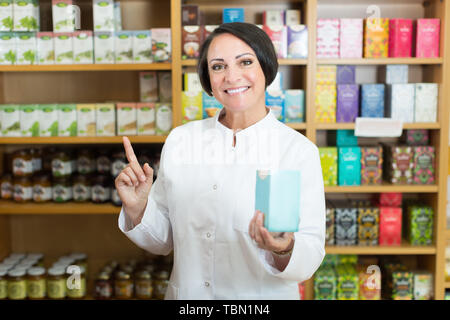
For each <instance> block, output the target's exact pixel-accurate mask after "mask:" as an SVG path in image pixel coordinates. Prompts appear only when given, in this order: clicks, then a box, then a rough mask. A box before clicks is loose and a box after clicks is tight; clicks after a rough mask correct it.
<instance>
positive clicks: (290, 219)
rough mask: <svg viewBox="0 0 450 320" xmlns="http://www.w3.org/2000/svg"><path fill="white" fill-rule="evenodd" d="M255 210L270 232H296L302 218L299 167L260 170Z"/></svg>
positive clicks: (258, 171) (257, 175) (257, 180)
mask: <svg viewBox="0 0 450 320" xmlns="http://www.w3.org/2000/svg"><path fill="white" fill-rule="evenodd" d="M255 210H259V211H261V212H262V213H264V227H265V228H266V229H267V230H269V231H270V232H296V231H298V224H299V221H300V171H296V170H277V171H272V172H271V171H270V170H257V171H256V188H255Z"/></svg>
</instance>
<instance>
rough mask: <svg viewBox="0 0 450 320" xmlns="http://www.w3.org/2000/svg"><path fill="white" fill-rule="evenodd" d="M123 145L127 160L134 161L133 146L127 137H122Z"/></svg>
mask: <svg viewBox="0 0 450 320" xmlns="http://www.w3.org/2000/svg"><path fill="white" fill-rule="evenodd" d="M122 140H123V147H124V148H125V154H126V155H127V159H128V162H130V163H131V162H136V161H137V158H136V155H135V154H134V150H133V147H132V146H131V142H130V139H128V137H123V139H122Z"/></svg>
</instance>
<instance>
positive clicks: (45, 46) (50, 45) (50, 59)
mask: <svg viewBox="0 0 450 320" xmlns="http://www.w3.org/2000/svg"><path fill="white" fill-rule="evenodd" d="M0 37H1V36H0ZM36 38H37V57H38V64H55V45H54V42H53V32H37V33H36Z"/></svg>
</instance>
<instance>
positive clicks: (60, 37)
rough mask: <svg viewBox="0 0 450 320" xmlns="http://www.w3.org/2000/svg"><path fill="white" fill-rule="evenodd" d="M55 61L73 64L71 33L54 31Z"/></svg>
mask: <svg viewBox="0 0 450 320" xmlns="http://www.w3.org/2000/svg"><path fill="white" fill-rule="evenodd" d="M53 41H54V44H55V63H56V64H73V41H72V33H69V32H65V33H54V38H53Z"/></svg>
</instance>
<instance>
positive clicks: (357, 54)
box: [339, 19, 363, 58]
mask: <svg viewBox="0 0 450 320" xmlns="http://www.w3.org/2000/svg"><path fill="white" fill-rule="evenodd" d="M339 47H340V48H339V55H340V57H341V58H361V57H362V50H363V19H341V20H340V26H339Z"/></svg>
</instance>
